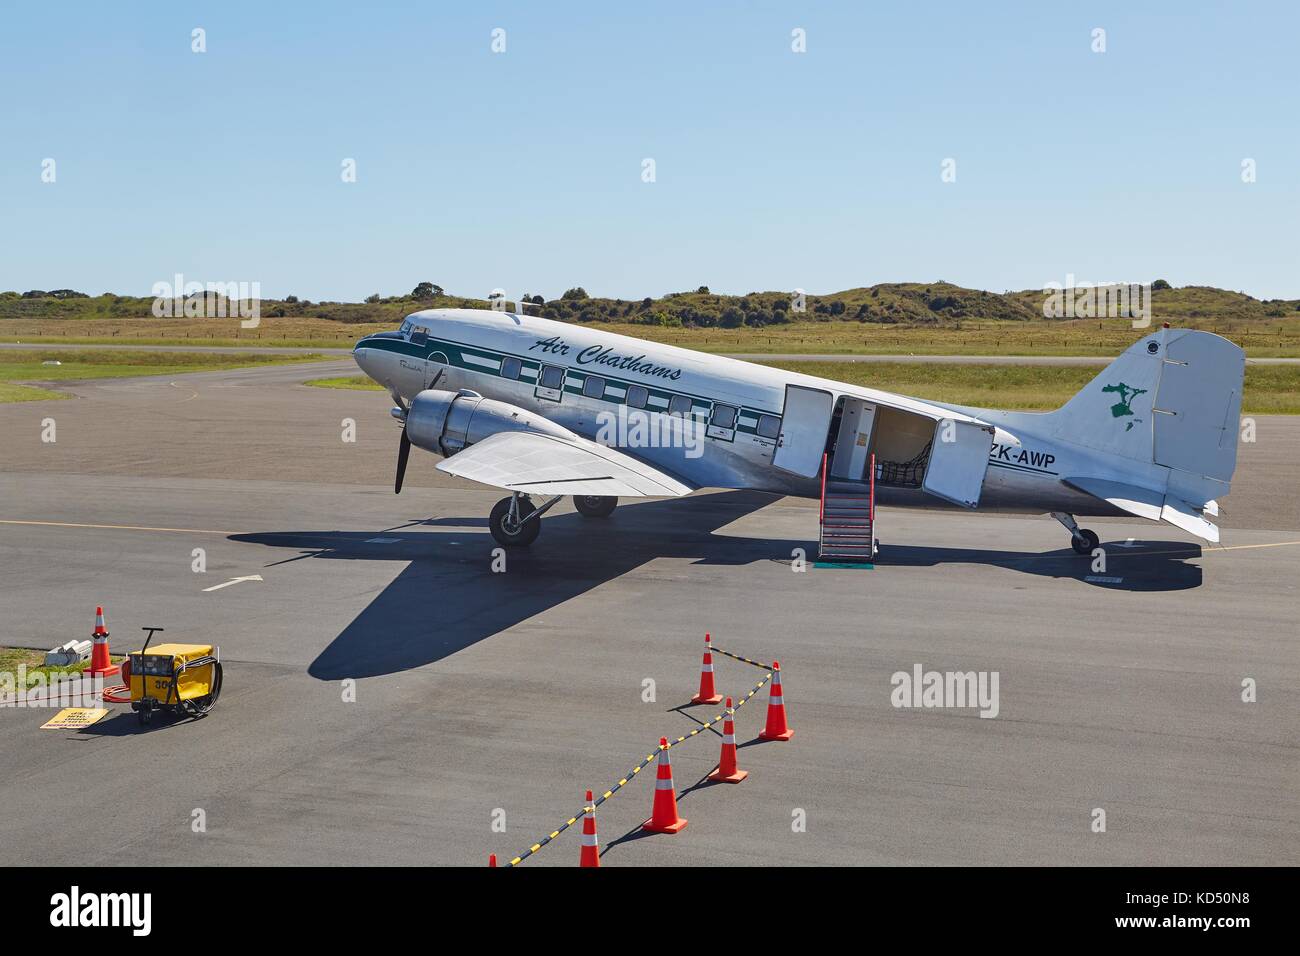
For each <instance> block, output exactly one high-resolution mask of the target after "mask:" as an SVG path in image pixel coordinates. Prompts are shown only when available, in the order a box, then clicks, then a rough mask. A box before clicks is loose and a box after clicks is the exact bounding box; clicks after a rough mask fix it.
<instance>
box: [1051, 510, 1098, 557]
mask: <svg viewBox="0 0 1300 956" xmlns="http://www.w3.org/2000/svg"><path fill="white" fill-rule="evenodd" d="M1052 517H1053V518H1055V519H1056V520H1057V521H1059V522H1061V524H1063V525H1065V530H1067V531H1069V532H1070V547H1072V548H1074V553H1075V554H1092V552H1093V549H1094V548H1096V547H1097V545H1098V544H1100V543H1101V539H1100V538H1098V537H1097V533H1096V532H1095V531H1091V530H1089V529H1088V528H1080V527H1079V523H1078V522H1077V521H1075V520H1074V515H1068V514H1066V513H1065V512H1064V511H1053V512H1052Z"/></svg>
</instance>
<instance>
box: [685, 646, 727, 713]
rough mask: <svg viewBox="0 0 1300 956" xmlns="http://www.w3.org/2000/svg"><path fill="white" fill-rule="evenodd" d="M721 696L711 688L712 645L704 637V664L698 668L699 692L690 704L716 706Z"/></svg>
mask: <svg viewBox="0 0 1300 956" xmlns="http://www.w3.org/2000/svg"><path fill="white" fill-rule="evenodd" d="M721 701H722V695H721V694H719V693H718V692H717V691H716V690H715V689H714V687H713V645H712V644H710V643H709V635H707V634H705V635H704V663H703V665H701V667H700V692H699V693H698V694H696V695H695V696H694V697H692V698H691V703H692V704H717V703H720V702H721Z"/></svg>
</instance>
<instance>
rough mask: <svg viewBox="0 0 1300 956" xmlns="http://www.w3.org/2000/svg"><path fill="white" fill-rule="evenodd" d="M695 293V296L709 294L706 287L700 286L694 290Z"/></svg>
mask: <svg viewBox="0 0 1300 956" xmlns="http://www.w3.org/2000/svg"><path fill="white" fill-rule="evenodd" d="M695 292H696V294H697V295H708V294H709V287H708V286H706V285H702V286H700V287H699V288H698V289H696V290H695Z"/></svg>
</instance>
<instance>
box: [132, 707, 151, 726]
mask: <svg viewBox="0 0 1300 956" xmlns="http://www.w3.org/2000/svg"><path fill="white" fill-rule="evenodd" d="M135 716H136V719H137V720H139V721H140V723H141V724H147V723H149V721H150V720H152V719H153V711H152V710H147V709H145V708H143V707H141V708H140V709H139V710H137V711H136V712H135Z"/></svg>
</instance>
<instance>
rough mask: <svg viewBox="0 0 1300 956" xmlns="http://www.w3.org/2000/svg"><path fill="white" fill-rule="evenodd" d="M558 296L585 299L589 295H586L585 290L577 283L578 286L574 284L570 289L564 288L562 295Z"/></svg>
mask: <svg viewBox="0 0 1300 956" xmlns="http://www.w3.org/2000/svg"><path fill="white" fill-rule="evenodd" d="M560 298H561V299H586V298H590V297H589V296H588V295H587V290H586V289H584V288H583V287H582V286H580V285H579V286H574V287H573V288H572V289H565V290H564V295H562V296H560Z"/></svg>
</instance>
